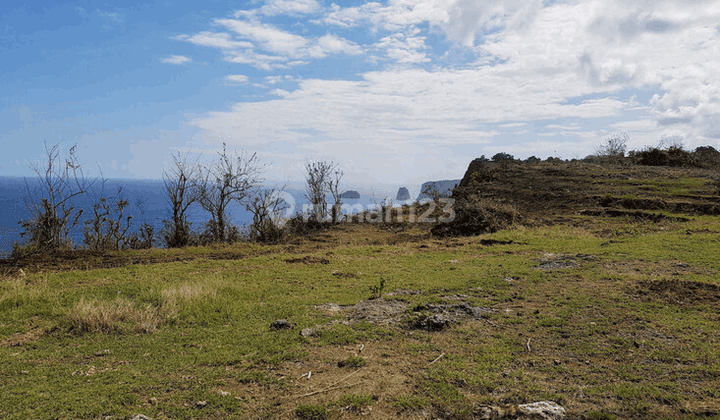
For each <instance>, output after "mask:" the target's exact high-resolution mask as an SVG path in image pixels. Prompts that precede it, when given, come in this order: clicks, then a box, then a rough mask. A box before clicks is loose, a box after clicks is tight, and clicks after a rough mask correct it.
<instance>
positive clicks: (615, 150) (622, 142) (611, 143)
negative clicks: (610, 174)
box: [595, 132, 630, 164]
mask: <svg viewBox="0 0 720 420" xmlns="http://www.w3.org/2000/svg"><path fill="white" fill-rule="evenodd" d="M629 141H630V136H629V135H628V134H627V133H625V132H621V133H615V134H612V135H610V136H609V137H608V138H607V139H605V143H603V144H601V145H600V146H599V147H597V148H596V149H595V155H597V157H598V159H599V160H600V161H601V162H602V163H610V164H621V163H623V160H624V158H625V152H626V151H627V144H628V142H629Z"/></svg>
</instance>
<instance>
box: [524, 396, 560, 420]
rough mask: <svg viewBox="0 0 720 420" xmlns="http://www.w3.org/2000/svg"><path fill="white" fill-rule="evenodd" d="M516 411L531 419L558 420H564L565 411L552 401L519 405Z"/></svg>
mask: <svg viewBox="0 0 720 420" xmlns="http://www.w3.org/2000/svg"><path fill="white" fill-rule="evenodd" d="M518 411H519V412H520V413H522V414H524V415H526V416H527V417H529V418H532V419H542V420H560V419H564V418H565V409H564V408H562V407H561V406H559V405H558V404H556V403H554V402H552V401H539V402H535V403H532V404H520V405H518Z"/></svg>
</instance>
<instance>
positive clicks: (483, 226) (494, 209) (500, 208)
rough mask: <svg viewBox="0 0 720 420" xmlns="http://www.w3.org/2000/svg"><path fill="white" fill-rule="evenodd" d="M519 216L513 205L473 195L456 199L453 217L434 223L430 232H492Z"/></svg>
mask: <svg viewBox="0 0 720 420" xmlns="http://www.w3.org/2000/svg"><path fill="white" fill-rule="evenodd" d="M519 218H520V213H519V212H518V211H517V209H516V208H515V207H514V206H512V205H510V204H507V203H501V202H499V201H497V200H493V199H481V198H480V197H478V196H477V195H473V196H471V197H467V198H464V199H462V200H458V201H456V202H455V219H453V220H452V221H450V222H448V223H440V224H437V225H435V226H434V227H433V228H432V229H431V230H430V232H431V233H432V234H433V235H436V236H440V237H445V236H470V235H479V234H481V233H493V232H497V231H498V230H503V229H507V228H509V227H510V226H512V225H513V224H514V223H515V222H517V220H518V219H519Z"/></svg>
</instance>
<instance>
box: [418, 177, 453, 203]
mask: <svg viewBox="0 0 720 420" xmlns="http://www.w3.org/2000/svg"><path fill="white" fill-rule="evenodd" d="M459 183H460V180H459V179H446V180H442V181H429V182H426V183H424V184H422V187H420V195H418V197H417V201H420V200H422V199H424V198H432V197H431V196H430V195H429V194H426V193H425V191H427V190H428V189H430V190H431V191H432V190H435V191H437V192H438V193H439V194H440V197H450V195H451V194H452V190H453V188H455V185H458V184H459Z"/></svg>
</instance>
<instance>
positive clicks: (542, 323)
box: [0, 179, 720, 419]
mask: <svg viewBox="0 0 720 420" xmlns="http://www.w3.org/2000/svg"><path fill="white" fill-rule="evenodd" d="M674 181H682V179H680V180H674ZM682 182H685V181H682ZM691 219H692V220H691V221H689V222H687V223H676V222H673V223H658V224H650V223H638V222H635V221H630V220H625V221H621V220H615V219H603V220H591V219H590V218H586V219H584V218H582V217H578V218H577V219H574V226H553V227H538V228H532V229H530V228H522V227H519V228H514V229H511V230H507V231H502V232H498V233H496V234H492V235H484V236H482V238H466V239H459V240H456V241H451V240H448V241H444V240H434V239H428V240H426V241H425V243H428V244H430V245H431V246H432V247H433V248H432V249H429V250H427V251H423V252H418V245H419V244H418V243H407V244H395V245H367V244H361V245H357V246H354V245H348V244H347V243H344V244H342V245H338V246H334V247H332V249H331V250H330V249H322V250H317V251H314V252H306V253H298V254H295V253H288V252H287V251H286V250H285V249H284V248H282V247H279V246H276V247H274V248H268V249H269V250H270V252H268V253H266V254H263V253H260V252H258V253H257V255H251V254H248V256H246V257H245V258H242V259H233V260H217V259H211V258H210V257H209V256H207V257H206V255H208V253H217V252H219V250H218V249H217V248H213V247H206V248H199V249H188V250H186V251H180V250H173V251H167V252H174V253H178V255H181V253H182V252H187V253H192V254H194V255H196V256H197V257H198V258H197V259H194V260H191V261H178V262H168V263H161V264H154V265H133V266H126V267H123V268H114V269H98V270H87V271H82V270H77V271H68V272H45V273H30V274H28V275H27V276H26V277H24V278H8V279H2V280H0V343H2V344H0V372H1V373H0V394H1V395H3V398H2V399H0V417H3V418H7V419H24V418H38V419H50V418H60V419H78V418H102V417H103V416H108V415H110V416H113V418H123V417H125V418H129V417H131V416H133V415H135V414H137V413H143V414H145V415H147V416H149V417H152V418H163V417H165V418H225V417H227V418H248V417H252V416H254V415H255V414H258V410H260V411H261V412H262V413H265V414H268V415H275V416H279V415H281V413H283V412H284V411H283V410H291V412H292V413H293V414H294V415H295V416H296V417H299V418H308V419H310V418H317V419H320V418H331V417H332V416H334V415H336V414H337V413H338V412H339V411H337V410H340V408H342V407H352V409H353V410H355V411H362V410H364V409H367V408H368V407H370V406H372V409H373V412H376V410H380V411H381V412H382V410H388V411H386V412H390V413H397V412H413V411H419V410H431V409H432V410H437V412H438V413H439V412H442V413H445V414H444V415H446V416H450V417H453V416H454V417H457V418H462V417H463V416H468V415H469V413H471V412H472V407H473V405H476V404H480V403H483V404H518V403H525V402H533V401H540V400H547V399H550V400H554V401H563V402H567V401H580V400H579V398H581V397H579V396H578V395H581V394H580V392H579V388H578V386H582V387H583V388H582V395H585V396H586V398H588V399H587V400H582V401H583V404H586V405H585V406H587V407H590V408H591V410H590V411H588V412H587V413H575V414H587V415H586V418H598V419H600V418H625V417H628V416H646V417H655V416H660V415H661V414H659V413H660V412H658V411H655V410H656V409H655V407H657V406H659V405H662V406H663V407H667V410H669V411H667V412H670V413H671V414H669V415H668V416H669V417H670V418H684V417H690V414H692V413H690V414H687V413H686V414H687V416H686V415H685V414H683V411H682V407H683V404H684V403H685V402H686V401H688V400H700V399H701V397H702V398H705V399H714V400H717V399H720V394H718V393H717V392H716V391H715V390H716V389H717V388H718V381H717V375H718V372H720V355H719V354H718V352H717V346H718V344H719V340H720V337H718V335H717V326H718V320H719V318H718V315H717V310H716V309H717V306H716V305H717V303H716V302H713V301H711V300H708V301H704V302H698V303H695V304H687V303H678V302H676V301H673V300H672V299H671V298H664V297H663V296H661V295H657V296H654V297H652V296H650V297H644V295H641V294H638V293H636V291H637V290H638V288H640V287H641V286H640V284H641V283H640V282H641V281H658V280H663V279H664V280H668V281H670V280H672V281H682V282H685V283H687V284H688V285H690V286H691V285H692V282H697V283H707V284H715V285H717V284H719V283H720V280H718V279H720V277H718V273H720V260H719V259H718V258H717V249H718V247H717V246H716V245H718V236H717V235H718V233H720V227H719V226H718V224H717V218H713V217H709V216H702V217H692V218H691ZM606 229H608V230H611V231H614V232H615V234H614V235H613V236H612V237H610V238H609V237H607V236H605V235H604V234H600V233H601V232H603V231H605V230H606ZM688 232H690V234H688ZM367 236H368V237H369V238H373V236H372V234H371V232H370V233H367ZM490 238H492V239H496V240H503V241H508V240H511V241H514V242H517V244H512V245H494V246H483V245H481V243H480V239H490ZM611 239H612V240H613V241H615V242H613V243H609V241H610V240H611ZM459 243H462V246H459V245H458V244H459ZM221 250H222V249H221ZM163 252H165V251H163ZM329 252H331V254H328V253H329ZM577 254H584V255H592V256H593V258H590V259H587V260H584V259H581V258H577V257H576V256H577ZM306 255H314V256H316V257H322V258H327V259H328V260H329V263H328V264H320V263H310V264H303V263H287V262H285V260H287V259H290V258H302V257H304V256H306ZM561 256H567V257H572V258H575V261H576V263H577V264H576V265H574V266H571V267H568V268H558V269H552V270H540V269H538V268H537V266H538V264H539V263H540V261H541V260H542V259H543V258H558V257H561ZM679 263H683V264H686V265H680V266H679V265H678V264H679ZM334 272H335V273H338V272H339V273H353V275H354V276H352V277H343V276H338V275H334V274H333V273H334ZM675 272H677V273H679V274H678V275H675V274H674V273H675ZM357 273H362V274H357ZM380 279H384V280H385V290H384V292H385V293H387V292H390V291H393V290H395V289H409V290H414V291H419V292H420V293H419V294H415V295H403V296H396V297H395V298H396V299H403V300H405V301H407V302H408V307H409V308H413V307H415V306H417V305H419V304H423V303H449V304H452V303H453V302H455V301H456V299H457V298H456V297H455V296H456V295H462V296H465V297H464V298H463V299H464V300H465V301H468V302H470V303H471V304H473V305H477V306H481V307H484V308H486V309H488V311H487V312H486V313H484V315H483V318H484V320H464V321H462V322H460V323H458V324H457V325H454V326H453V327H452V328H450V329H449V330H447V331H442V332H433V333H428V332H423V331H410V330H408V329H407V327H406V326H380V325H374V324H370V323H367V322H360V323H354V324H350V325H344V324H341V323H336V324H330V323H331V321H333V320H336V319H339V318H340V317H339V316H338V315H333V314H327V313H324V312H322V311H319V310H316V309H315V305H320V304H324V303H330V302H332V303H337V304H340V305H352V304H355V303H357V302H358V301H360V300H366V299H368V298H370V297H371V294H372V293H371V292H370V291H371V288H372V287H378V285H379V282H380ZM508 279H510V280H508ZM693 290H694V289H693ZM708 290H711V289H708ZM709 296H710V295H709ZM276 319H287V320H288V321H290V322H291V323H292V324H293V325H294V328H293V329H292V330H282V331H271V330H270V328H269V325H270V323H271V322H272V321H274V320H276ZM486 321H487V322H486ZM317 326H324V327H322V328H319V329H317V331H316V333H315V335H314V336H312V337H310V338H305V337H301V336H300V335H299V331H300V329H302V328H306V327H317ZM528 339H530V341H529V345H530V348H531V350H530V351H528V349H527V343H528ZM360 344H362V345H364V346H366V348H368V349H375V348H378V349H380V348H381V347H382V349H381V350H377V351H378V352H382V355H383V356H382V357H380V353H378V354H377V355H373V353H366V352H367V351H368V350H365V352H363V353H362V357H360V356H358V355H352V353H350V352H352V351H354V350H353V349H357V347H358V346H359V345H360ZM318 349H329V350H328V351H330V350H332V351H334V352H336V353H334V354H335V356H333V357H334V358H333V357H330V359H332V364H328V365H321V366H319V367H315V366H316V365H312V364H313V363H316V364H317V363H320V362H318V360H322V359H318V357H317V356H316V354H317V352H318V351H319V350H318ZM366 354H367V355H366ZM441 354H443V357H442V358H440V359H438V356H439V355H441ZM338 360H339V361H342V362H344V365H345V366H347V367H350V368H353V369H357V368H360V367H363V369H361V372H362V371H367V370H371V369H373V368H375V367H378V368H379V367H384V368H389V367H395V365H397V366H399V367H397V369H399V370H398V372H402V373H403V374H404V375H406V376H407V379H406V380H407V383H406V384H405V385H402V386H404V388H397V389H399V391H398V392H397V393H396V394H392V395H387V394H382V392H383V391H382V388H381V387H379V385H378V387H377V388H374V387H370V385H368V384H369V383H370V382H369V381H372V380H376V381H378V382H379V381H381V380H382V379H383V378H382V375H376V377H375V379H372V378H373V377H372V376H368V377H363V378H362V379H361V378H360V374H358V379H357V381H356V382H353V384H358V385H357V386H358V387H362V386H367V387H366V388H361V389H359V390H357V392H356V391H355V390H353V391H352V392H353V393H352V394H350V393H346V392H349V391H348V390H342V389H338V390H334V391H332V392H331V391H327V392H323V393H320V394H317V395H314V396H313V398H315V399H313V400H307V401H298V402H294V400H293V402H289V401H285V400H282V398H285V397H287V396H288V395H293V396H297V395H304V393H307V392H308V390H306V389H304V388H301V386H304V385H303V384H304V383H300V382H299V380H297V378H295V377H293V376H291V375H290V374H289V373H288V369H290V368H289V367H288V366H294V365H295V364H301V365H302V369H304V372H307V371H308V370H312V371H313V372H314V375H313V379H315V378H319V379H317V380H318V381H321V380H323V373H315V372H316V371H317V370H318V369H320V371H321V372H329V371H330V369H331V368H334V369H338V368H337V366H336V365H337V362H338ZM431 362H432V364H431ZM586 362H587V363H586ZM403 363H404V364H405V365H403ZM309 366H312V367H309ZM298 369H299V368H298ZM277 372H282V374H278V373H277ZM344 372H345V374H347V373H349V372H351V371H350V370H348V369H345V370H344ZM293 375H294V371H293ZM296 376H299V375H296ZM338 379H339V378H338ZM306 382H307V383H308V384H314V386H315V388H313V390H315V391H317V390H322V389H323V387H325V386H329V385H332V382H333V381H331V380H328V382H318V383H316V384H315V383H313V382H310V381H306ZM396 386H398V387H400V385H396ZM223 389H233V390H234V391H233V392H235V393H236V394H233V395H239V394H238V393H241V392H246V391H247V390H248V389H249V390H255V391H254V392H256V394H254V395H256V398H262V397H259V395H266V394H267V395H275V396H276V397H273V398H276V400H267V401H264V403H263V404H264V405H262V408H260V409H258V408H257V407H258V405H253V404H254V403H253V404H251V403H249V402H248V401H250V400H249V399H247V398H246V399H238V398H234V397H233V396H225V395H223V394H221V393H220V392H219V391H218V390H223ZM247 392H249V391H247ZM333 392H334V393H333ZM242 395H243V398H245V394H242ZM153 398H154V399H153ZM149 401H153V403H149ZM197 401H206V402H207V405H206V406H205V407H203V408H198V407H197V406H196V402H197ZM278 401H280V402H278ZM604 405H607V407H604ZM293 409H294V411H292V410H293ZM666 414H667V413H666Z"/></svg>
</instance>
